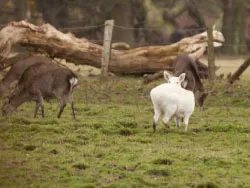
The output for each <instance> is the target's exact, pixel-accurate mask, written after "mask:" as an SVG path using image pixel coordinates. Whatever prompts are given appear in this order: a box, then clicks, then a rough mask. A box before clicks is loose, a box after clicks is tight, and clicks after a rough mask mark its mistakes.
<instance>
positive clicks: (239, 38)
mask: <svg viewBox="0 0 250 188" xmlns="http://www.w3.org/2000/svg"><path fill="white" fill-rule="evenodd" d="M234 3H235V6H234V7H235V8H234V14H233V15H234V25H233V26H234V36H233V44H234V54H245V53H246V52H247V45H246V32H245V31H246V30H245V29H246V18H247V0H237V1H234Z"/></svg>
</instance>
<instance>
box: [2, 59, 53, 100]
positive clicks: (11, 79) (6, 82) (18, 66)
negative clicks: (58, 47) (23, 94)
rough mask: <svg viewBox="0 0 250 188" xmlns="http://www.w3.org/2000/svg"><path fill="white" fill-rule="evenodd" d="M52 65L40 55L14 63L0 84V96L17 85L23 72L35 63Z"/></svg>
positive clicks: (50, 61)
mask: <svg viewBox="0 0 250 188" xmlns="http://www.w3.org/2000/svg"><path fill="white" fill-rule="evenodd" d="M41 62H42V63H53V61H52V60H51V59H50V58H48V57H44V56H41V55H34V56H31V57H28V58H26V59H23V60H20V61H18V62H17V63H15V64H14V65H13V66H12V67H11V69H10V70H9V71H8V72H7V74H6V75H5V76H4V78H3V79H2V81H1V84H0V96H2V95H3V94H4V93H5V92H10V91H11V90H12V89H13V88H14V87H15V86H16V84H17V83H18V81H19V79H20V78H21V76H22V75H23V73H24V71H25V70H26V69H27V68H29V67H30V66H32V65H34V64H36V63H41Z"/></svg>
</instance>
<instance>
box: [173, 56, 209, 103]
mask: <svg viewBox="0 0 250 188" xmlns="http://www.w3.org/2000/svg"><path fill="white" fill-rule="evenodd" d="M173 73H174V75H175V76H179V75H180V74H181V73H186V77H185V81H184V82H183V84H182V87H183V88H185V89H187V90H190V91H193V92H194V93H196V92H197V93H198V96H197V97H196V98H197V99H196V100H197V103H198V106H199V107H201V108H203V103H204V101H205V99H206V97H207V93H206V92H205V91H204V87H203V84H202V82H201V79H200V76H199V73H198V67H197V65H196V63H195V62H194V60H193V59H192V58H191V57H189V56H188V55H178V56H177V57H176V59H175V61H174V64H173Z"/></svg>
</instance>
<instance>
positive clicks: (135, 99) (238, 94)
mask: <svg viewBox="0 0 250 188" xmlns="http://www.w3.org/2000/svg"><path fill="white" fill-rule="evenodd" d="M80 82H81V87H80V88H78V89H77V90H76V91H75V95H74V96H75V101H76V109H77V112H76V117H77V119H76V120H75V121H74V120H73V118H72V115H71V111H70V107H69V105H68V106H67V107H66V108H65V111H64V113H63V114H62V118H61V119H57V118H56V115H57V112H58V110H59V104H58V103H57V102H56V101H52V102H51V103H46V106H45V116H46V117H45V118H44V119H42V118H41V117H40V116H39V117H38V118H36V119H34V118H32V115H33V108H34V104H33V103H28V104H25V105H22V106H21V107H20V108H18V110H17V112H16V113H15V114H13V115H12V116H10V117H0V187H4V188H5V187H6V188H9V187H11V188H12V187H13V188H27V187H36V188H37V187H50V188H53V187H56V188H57V187H58V188H64V187H65V188H68V187H72V188H74V187H76V188H78V187H180V188H183V187H200V188H201V187H210V188H215V187H227V188H228V187H232V188H235V187H250V181H249V177H250V152H249V151H250V126H249V114H250V108H249V106H250V101H249V99H250V93H249V89H250V83H249V81H244V80H240V81H238V82H237V83H235V84H234V85H233V86H229V85H228V84H227V83H226V81H225V80H218V81H217V82H216V84H213V85H210V84H209V83H207V82H206V81H205V85H206V88H209V90H213V92H212V93H211V94H210V95H209V97H208V99H207V101H206V103H205V106H206V107H205V110H204V111H200V110H199V109H198V108H196V109H195V112H194V114H193V115H192V116H191V119H190V124H189V130H188V132H184V127H183V126H181V127H180V129H177V128H176V127H175V125H174V122H173V121H171V123H170V130H169V131H168V133H166V128H165V127H164V125H163V123H162V122H161V123H159V124H158V126H157V130H156V132H155V133H153V129H152V117H153V107H152V104H151V101H150V98H149V91H150V89H151V88H153V87H154V86H156V85H158V84H160V83H162V82H163V80H159V81H157V82H154V83H150V84H148V85H146V86H143V87H142V86H141V84H140V83H141V80H140V78H136V77H120V78H118V77H112V79H111V80H108V81H105V82H100V80H99V78H81V80H80Z"/></svg>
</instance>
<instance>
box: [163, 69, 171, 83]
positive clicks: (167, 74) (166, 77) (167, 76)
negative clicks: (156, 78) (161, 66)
mask: <svg viewBox="0 0 250 188" xmlns="http://www.w3.org/2000/svg"><path fill="white" fill-rule="evenodd" d="M163 75H164V78H165V80H167V81H168V80H169V78H171V77H172V75H171V74H170V73H169V72H168V71H164V72H163Z"/></svg>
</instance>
